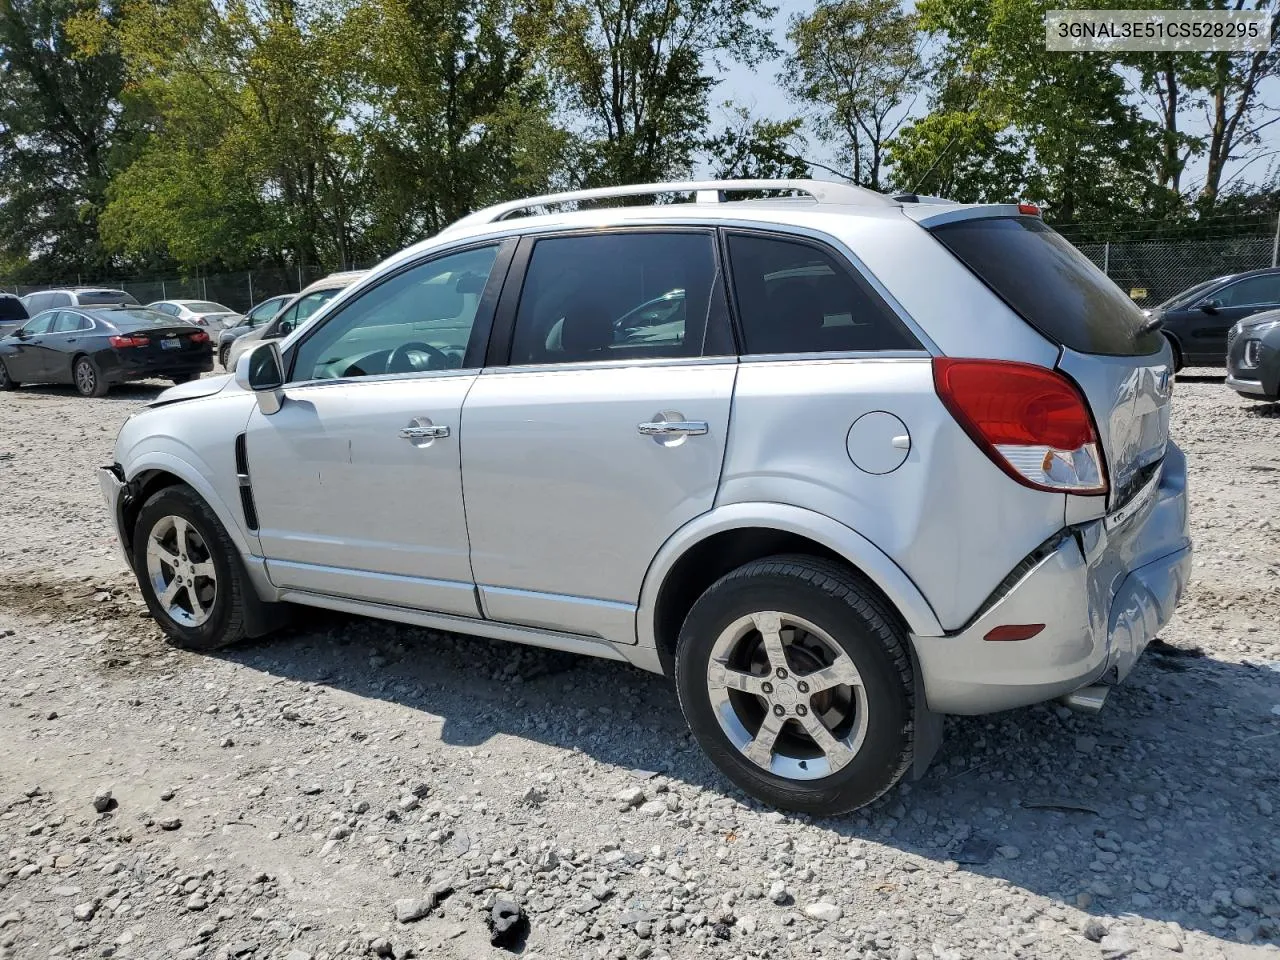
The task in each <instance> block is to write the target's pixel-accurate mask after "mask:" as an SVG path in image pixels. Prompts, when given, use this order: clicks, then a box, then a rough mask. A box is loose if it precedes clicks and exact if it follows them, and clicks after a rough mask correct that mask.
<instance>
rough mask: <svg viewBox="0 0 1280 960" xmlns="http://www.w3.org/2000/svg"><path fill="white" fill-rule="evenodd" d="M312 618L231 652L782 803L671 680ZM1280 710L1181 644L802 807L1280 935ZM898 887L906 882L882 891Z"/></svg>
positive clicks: (1240, 932) (942, 857)
mask: <svg viewBox="0 0 1280 960" xmlns="http://www.w3.org/2000/svg"><path fill="white" fill-rule="evenodd" d="M304 616H305V622H304V623H303V624H300V625H299V627H297V628H295V629H294V630H292V631H290V632H289V633H288V634H286V635H284V636H281V637H278V638H277V639H274V640H272V641H270V642H263V643H259V644H250V645H247V646H241V647H236V648H232V649H230V650H227V651H223V652H222V653H220V654H218V656H222V657H225V658H226V659H228V660H231V661H234V662H237V663H240V664H243V665H245V666H248V667H251V668H253V669H256V670H261V671H265V672H267V673H270V674H275V675H278V676H281V677H287V678H289V679H291V680H295V681H302V682H306V683H312V684H322V685H327V686H328V687H331V688H333V689H336V690H342V691H346V692H349V693H351V694H355V695H357V696H360V697H367V698H377V699H381V700H385V701H389V702H392V703H396V704H400V705H402V706H404V707H407V708H409V709H411V710H415V711H419V712H420V714H421V716H422V722H423V726H422V730H423V732H424V733H427V732H428V731H432V732H434V731H435V730H437V729H438V731H439V737H440V739H441V740H442V741H443V742H444V743H445V744H449V745H454V746H463V747H476V746H480V745H482V744H485V743H487V742H488V741H490V740H491V738H494V737H499V736H501V737H515V738H523V739H526V740H530V741H534V742H538V743H542V744H547V745H551V746H554V747H557V748H560V749H563V750H580V751H582V752H583V753H585V754H586V755H588V756H590V757H591V758H593V759H594V760H596V761H598V762H600V763H602V764H607V765H610V766H613V767H616V768H620V769H621V770H623V771H627V770H631V771H656V772H658V773H661V774H663V775H665V776H668V777H670V778H672V780H674V781H677V782H681V783H684V784H688V785H690V786H693V787H696V788H699V789H700V790H705V791H708V792H710V793H713V794H716V795H719V796H723V797H730V798H733V799H734V800H736V801H739V802H740V803H742V804H743V805H745V806H746V807H749V808H751V809H753V810H755V811H756V812H757V813H764V812H767V811H766V810H765V808H763V807H761V805H760V804H758V803H757V802H756V801H754V800H751V799H750V798H748V797H746V796H745V795H744V794H742V793H741V792H740V791H738V790H737V789H736V788H734V787H733V786H732V785H731V784H730V783H729V782H728V781H727V780H726V779H725V778H724V777H723V776H721V775H720V774H719V773H718V771H716V770H715V768H714V767H713V766H712V765H711V764H710V762H709V761H707V760H706V758H705V757H704V756H703V754H702V752H701V751H700V749H699V748H698V747H697V745H696V743H694V742H693V741H692V739H691V737H690V736H689V734H688V732H687V728H686V727H685V724H684V720H683V718H682V717H681V714H680V711H679V708H678V706H677V704H676V699H675V696H674V692H673V691H672V690H671V688H670V685H669V683H668V682H667V681H666V680H664V679H663V678H661V677H657V676H653V675H651V674H648V673H644V672H642V671H640V670H637V669H635V668H633V667H630V666H628V665H625V664H621V663H617V662H612V661H605V660H598V659H594V658H589V657H579V656H574V655H569V654H563V653H558V652H554V651H545V650H539V649H535V648H531V647H522V646H519V645H515V644H504V643H500V642H497V641H488V640H484V639H479V638H474V637H460V636H452V635H448V634H440V633H435V632H433V631H427V630H419V629H415V628H411V627H402V626H398V625H393V624H382V623H377V622H373V621H367V620H363V619H360V618H355V617H345V616H342V615H336V614H328V613H318V612H310V613H307V614H305V615H304ZM1278 704H1280V671H1277V670H1276V669H1273V668H1271V667H1270V666H1269V665H1266V664H1253V665H1251V664H1247V663H1246V664H1236V663H1227V662H1223V661H1218V660H1215V659H1212V658H1209V657H1205V656H1202V655H1200V654H1199V651H1189V652H1188V651H1181V652H1180V651H1177V650H1174V649H1172V648H1165V652H1164V654H1163V655H1153V654H1150V653H1149V654H1148V655H1147V656H1146V657H1145V658H1144V660H1143V662H1142V663H1141V664H1140V665H1139V667H1138V669H1137V670H1135V672H1134V674H1133V675H1132V676H1131V677H1130V678H1129V681H1128V683H1127V684H1126V685H1124V686H1122V687H1120V688H1118V689H1117V690H1116V692H1115V693H1113V695H1112V696H1111V698H1110V702H1109V703H1108V704H1107V707H1106V709H1105V710H1104V711H1103V713H1102V714H1101V715H1099V716H1097V717H1084V716H1079V715H1076V714H1071V713H1068V712H1067V711H1066V710H1065V709H1062V708H1059V707H1056V706H1039V707H1032V708H1028V709H1024V710H1016V711H1009V712H1005V713H1001V714H996V715H992V716H987V717H954V718H948V720H947V729H946V737H945V740H944V743H943V746H942V749H941V750H940V751H939V753H938V755H937V757H936V758H935V760H934V762H933V764H932V766H931V767H930V769H929V771H928V772H927V773H926V775H925V776H924V777H923V778H922V779H920V780H917V781H914V782H907V783H904V784H903V785H901V786H899V788H898V789H896V790H893V791H891V792H890V793H889V794H888V795H887V796H886V797H884V798H882V799H881V800H880V801H877V803H875V804H873V805H872V806H871V807H869V808H867V809H864V810H863V811H859V812H858V813H855V814H852V815H849V816H845V817H840V818H832V819H821V820H812V821H811V820H810V818H807V817H796V818H794V819H795V820H796V821H800V822H809V823H812V828H817V829H820V830H827V831H831V832H833V833H835V834H839V835H842V836H845V837H849V838H858V839H861V840H865V841H867V842H874V843H878V844H884V845H887V846H889V847H892V848H895V849H896V850H898V851H901V852H902V853H903V854H907V855H908V857H907V859H908V862H910V861H912V860H913V859H914V858H920V859H922V860H931V861H935V862H936V863H937V864H945V865H946V867H945V868H946V869H955V870H964V871H970V872H971V873H974V874H978V875H982V876H986V877H996V878H1000V879H1001V880H1003V881H1005V882H1007V883H1009V884H1011V885H1013V886H1015V887H1021V888H1023V889H1025V890H1027V891H1030V892H1033V893H1036V894H1039V895H1041V896H1045V897H1048V898H1050V899H1051V900H1056V901H1059V902H1061V903H1063V904H1066V905H1070V906H1073V907H1079V908H1081V909H1086V910H1090V911H1092V912H1095V913H1098V914H1100V915H1111V916H1115V915H1120V914H1126V913H1127V914H1136V915H1138V916H1140V917H1145V918H1148V919H1151V920H1155V921H1171V922H1175V923H1177V924H1179V925H1181V927H1183V928H1184V929H1191V930H1199V931H1202V932H1204V933H1206V934H1208V935H1210V936H1212V937H1215V938H1220V939H1222V940H1224V941H1232V942H1240V941H1252V942H1254V943H1259V942H1280V901H1278V900H1277V890H1278V889H1280V884H1278V881H1280V875H1278V872H1277V866H1278V865H1280V831H1278V830H1277V829H1276V821H1275V819H1274V818H1273V811H1274V809H1275V807H1277V806H1280V716H1277V715H1275V714H1276V710H1274V709H1273V708H1276V706H1277V705H1278ZM437 723H442V724H443V725H442V726H441V727H439V728H437V727H436V726H435V724H437ZM410 735H411V726H410ZM353 736H359V733H358V732H355V733H353ZM524 786H525V784H522V783H521V784H512V785H511V787H510V789H511V791H512V792H513V795H514V793H515V792H518V791H520V790H522V789H523V788H524ZM606 796H608V794H606ZM608 802H609V801H608V800H605V801H604V803H605V804H606V805H607V804H608ZM757 822H758V821H757ZM812 828H811V829H812ZM899 859H901V858H899ZM908 869H909V867H908ZM851 877H856V874H851ZM903 877H904V878H906V877H907V874H904V875H903ZM877 879H880V877H879V876H878V878H877ZM894 887H895V883H894V880H893V878H892V877H890V879H889V881H888V885H887V886H884V885H882V886H881V887H879V888H877V891H878V893H887V892H888V891H890V890H891V889H892V888H894ZM860 895H861V894H860ZM867 895H868V896H876V895H877V893H873V892H871V891H867ZM938 909H939V910H941V912H942V913H943V914H946V912H947V911H948V910H951V911H952V912H953V913H954V912H955V910H956V909H962V905H959V904H950V905H946V904H940V905H939V906H938ZM957 915H958V914H957Z"/></svg>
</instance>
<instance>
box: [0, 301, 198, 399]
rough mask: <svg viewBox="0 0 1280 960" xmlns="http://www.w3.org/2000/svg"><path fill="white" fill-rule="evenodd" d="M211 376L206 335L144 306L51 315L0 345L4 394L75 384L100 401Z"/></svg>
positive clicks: (30, 323) (36, 319)
mask: <svg viewBox="0 0 1280 960" xmlns="http://www.w3.org/2000/svg"><path fill="white" fill-rule="evenodd" d="M212 369H213V344H212V343H211V342H210V340H209V334H208V333H207V332H205V331H204V330H202V329H200V328H199V327H197V326H196V325H195V324H191V323H187V322H186V321H184V320H176V319H174V318H173V317H169V316H166V315H165V314H163V313H159V312H157V311H155V310H148V309H147V308H146V307H127V306H115V307H76V308H72V309H66V310H46V311H44V312H43V313H39V314H36V316H34V317H32V318H31V319H30V320H28V321H27V323H26V324H25V325H24V326H23V327H21V328H20V329H19V330H18V331H17V332H16V333H12V334H10V335H9V336H7V337H5V338H4V339H3V340H0V390H13V389H15V388H17V387H18V386H20V385H22V384H24V383H70V384H72V385H73V386H74V387H75V388H76V390H77V391H78V392H79V393H80V395H81V396H85V397H101V396H103V395H105V394H106V392H107V391H108V390H109V389H110V388H111V387H112V386H113V385H114V384H118V383H124V382H125V381H127V380H144V379H151V378H164V379H166V380H172V381H173V382H174V383H186V382H187V381H188V380H194V379H196V378H197V377H198V376H200V374H202V373H207V372H208V371H210V370H212Z"/></svg>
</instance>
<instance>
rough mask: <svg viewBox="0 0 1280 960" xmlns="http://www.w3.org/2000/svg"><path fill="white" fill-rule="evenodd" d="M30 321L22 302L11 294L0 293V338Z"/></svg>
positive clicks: (29, 315)
mask: <svg viewBox="0 0 1280 960" xmlns="http://www.w3.org/2000/svg"><path fill="white" fill-rule="evenodd" d="M29 319H31V314H29V313H27V308H26V307H24V306H23V305H22V300H20V299H19V298H18V297H17V296H15V295H14V294H12V293H0V337H7V336H8V335H9V334H11V333H13V331H15V330H17V329H18V328H19V327H20V326H22V325H23V324H24V323H26V322H27V321H28V320H29Z"/></svg>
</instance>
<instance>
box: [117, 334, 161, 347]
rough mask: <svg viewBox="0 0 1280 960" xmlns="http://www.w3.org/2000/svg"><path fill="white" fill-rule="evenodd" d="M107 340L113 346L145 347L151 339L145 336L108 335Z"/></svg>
mask: <svg viewBox="0 0 1280 960" xmlns="http://www.w3.org/2000/svg"><path fill="white" fill-rule="evenodd" d="M107 342H109V343H110V344H111V345H112V346H113V347H145V346H147V344H149V343H150V342H151V341H150V340H149V339H147V338H146V337H139V336H124V337H108V338H107Z"/></svg>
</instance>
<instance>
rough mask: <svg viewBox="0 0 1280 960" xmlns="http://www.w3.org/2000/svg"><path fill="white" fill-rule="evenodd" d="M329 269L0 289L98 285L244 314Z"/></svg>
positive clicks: (18, 287)
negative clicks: (214, 305) (210, 304)
mask: <svg viewBox="0 0 1280 960" xmlns="http://www.w3.org/2000/svg"><path fill="white" fill-rule="evenodd" d="M330 272H331V271H328V270H325V269H323V268H322V267H309V268H306V267H287V268H283V269H265V270H239V271H235V272H233V273H214V274H197V275H195V276H191V277H167V278H162V279H156V280H136V279H135V280H117V279H110V278H101V277H89V278H82V277H76V278H73V279H68V280H66V281H64V282H62V283H45V284H36V285H32V284H14V283H5V282H4V281H0V292H5V293H16V294H17V295H18V296H20V297H22V296H26V295H27V294H28V293H37V292H39V291H41V290H52V289H55V288H57V287H98V288H105V289H109V290H124V291H125V292H126V293H129V294H132V295H133V297H134V299H135V300H137V301H138V302H139V303H143V304H146V303H154V302H155V301H157V300H212V301H213V302H214V303H220V304H222V305H223V306H226V307H230V308H231V309H232V310H235V311H237V312H238V313H244V311H246V310H248V309H249V308H250V307H252V306H253V305H254V304H256V303H261V302H262V301H263V300H266V299H268V298H270V297H274V296H277V295H279V294H282V293H297V292H298V291H299V290H301V289H302V288H303V287H305V286H306V285H307V284H309V283H313V282H314V281H316V280H319V279H320V278H321V277H323V276H326V275H327V274H328V273H330Z"/></svg>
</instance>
